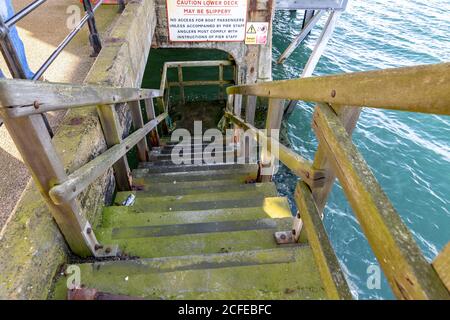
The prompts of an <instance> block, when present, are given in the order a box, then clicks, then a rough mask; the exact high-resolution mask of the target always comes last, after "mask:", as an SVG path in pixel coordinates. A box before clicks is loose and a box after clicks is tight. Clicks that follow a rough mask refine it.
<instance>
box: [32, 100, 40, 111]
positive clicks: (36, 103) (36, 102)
mask: <svg viewBox="0 0 450 320" xmlns="http://www.w3.org/2000/svg"><path fill="white" fill-rule="evenodd" d="M33 107H34V108H35V109H36V110H37V109H39V107H40V105H39V102H38V101H34V102H33Z"/></svg>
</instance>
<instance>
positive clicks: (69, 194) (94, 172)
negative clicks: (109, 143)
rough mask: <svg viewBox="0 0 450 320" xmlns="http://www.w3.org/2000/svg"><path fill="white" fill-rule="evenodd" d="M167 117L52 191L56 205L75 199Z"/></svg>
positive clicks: (104, 154) (155, 121) (90, 163)
mask: <svg viewBox="0 0 450 320" xmlns="http://www.w3.org/2000/svg"><path fill="white" fill-rule="evenodd" d="M166 117H167V113H163V114H160V115H159V116H158V117H156V118H155V119H153V120H151V121H149V122H147V123H146V124H145V125H144V126H143V127H142V128H140V129H138V130H136V131H135V132H133V133H132V134H130V135H129V136H128V137H127V138H125V139H124V140H123V141H122V142H121V143H119V144H116V145H115V146H113V147H111V148H109V149H108V150H106V151H105V152H103V153H102V154H101V155H99V156H98V157H96V158H95V159H94V160H92V161H90V162H88V163H87V164H85V165H84V166H82V167H81V168H79V169H78V170H76V171H75V172H73V173H72V174H70V175H69V176H68V177H67V180H66V181H64V182H63V183H61V184H59V185H57V186H54V187H53V188H52V189H50V192H49V195H50V198H51V199H52V200H53V202H54V203H55V204H62V203H65V202H67V201H70V200H72V199H74V198H75V197H76V196H77V195H79V194H80V193H81V192H82V191H83V190H84V189H85V188H86V187H87V186H88V185H89V184H91V183H92V182H94V181H95V179H97V178H98V177H100V176H101V175H102V174H103V173H105V172H106V171H107V170H108V169H109V168H110V167H111V166H112V165H113V164H114V163H115V162H116V161H118V160H119V159H120V158H121V157H123V156H124V155H125V154H126V153H127V152H128V151H129V150H130V149H131V148H132V147H134V146H135V145H136V144H137V143H138V142H139V141H141V140H143V139H145V137H146V136H147V134H149V133H150V131H152V130H153V129H155V128H156V126H157V125H158V124H159V123H160V122H161V121H163V120H164V119H165V118H166Z"/></svg>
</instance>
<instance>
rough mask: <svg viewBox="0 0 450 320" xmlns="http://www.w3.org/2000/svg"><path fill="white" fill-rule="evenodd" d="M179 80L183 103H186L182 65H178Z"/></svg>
mask: <svg viewBox="0 0 450 320" xmlns="http://www.w3.org/2000/svg"><path fill="white" fill-rule="evenodd" d="M178 82H179V84H180V86H179V88H180V98H181V103H182V104H186V99H185V96H184V85H183V68H182V67H181V65H178Z"/></svg>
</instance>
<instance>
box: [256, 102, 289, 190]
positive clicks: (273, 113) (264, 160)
mask: <svg viewBox="0 0 450 320" xmlns="http://www.w3.org/2000/svg"><path fill="white" fill-rule="evenodd" d="M284 101H285V100H283V99H269V108H268V110H267V119H266V130H267V137H268V138H270V137H272V134H275V133H276V131H273V130H280V128H281V121H282V120H283V112H284ZM274 138H275V140H278V136H275V137H274ZM275 147H276V146H272V148H275ZM272 152H275V153H276V154H277V153H278V152H276V150H271V151H269V148H268V146H267V147H266V148H263V149H262V152H261V159H260V175H259V177H258V180H259V181H261V182H269V181H272V175H273V170H274V169H275V168H274V162H273V161H274V159H273V156H272ZM267 171H271V172H272V173H270V174H267Z"/></svg>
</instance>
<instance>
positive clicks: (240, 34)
mask: <svg viewBox="0 0 450 320" xmlns="http://www.w3.org/2000/svg"><path fill="white" fill-rule="evenodd" d="M166 1H167V19H168V24H169V40H170V41H181V42H186V41H195V42H204V41H244V39H245V22H246V18H247V0H166Z"/></svg>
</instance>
